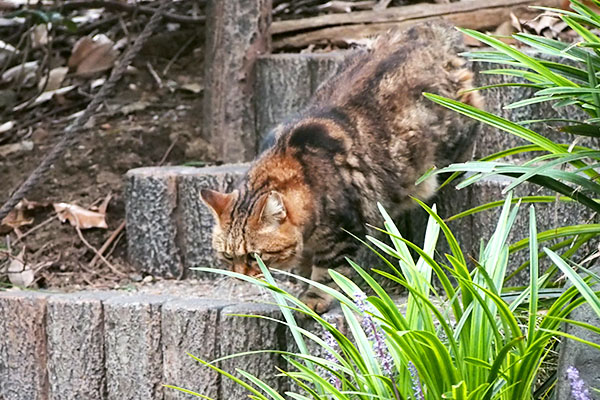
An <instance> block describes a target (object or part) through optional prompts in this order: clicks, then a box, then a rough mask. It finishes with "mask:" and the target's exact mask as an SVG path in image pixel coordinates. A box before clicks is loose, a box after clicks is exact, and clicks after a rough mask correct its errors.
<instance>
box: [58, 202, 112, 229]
mask: <svg viewBox="0 0 600 400" xmlns="http://www.w3.org/2000/svg"><path fill="white" fill-rule="evenodd" d="M52 206H53V207H54V211H56V214H57V216H58V219H59V220H60V221H61V222H65V221H69V223H70V224H71V225H72V226H76V227H78V228H79V229H90V228H103V229H107V228H108V225H107V224H106V212H104V213H103V212H99V211H91V210H88V209H85V208H83V207H80V206H78V205H75V204H69V203H54V204H52Z"/></svg>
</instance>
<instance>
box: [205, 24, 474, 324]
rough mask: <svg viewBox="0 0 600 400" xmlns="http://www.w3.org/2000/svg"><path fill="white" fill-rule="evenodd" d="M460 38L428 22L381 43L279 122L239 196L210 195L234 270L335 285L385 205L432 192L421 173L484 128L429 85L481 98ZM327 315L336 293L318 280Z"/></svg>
mask: <svg viewBox="0 0 600 400" xmlns="http://www.w3.org/2000/svg"><path fill="white" fill-rule="evenodd" d="M460 50H461V41H460V34H459V33H458V32H456V31H455V30H454V29H453V28H451V27H448V26H441V25H430V26H427V25H420V26H416V27H413V28H411V29H409V30H407V31H404V32H395V33H390V34H387V35H385V36H383V37H380V38H378V39H376V40H375V41H374V43H373V45H372V47H371V48H370V49H369V50H366V51H363V52H360V53H359V54H357V55H356V56H354V57H353V58H352V59H351V60H350V61H349V62H348V63H347V65H346V66H345V67H344V68H343V71H341V72H340V73H338V74H335V76H334V78H332V79H330V80H329V81H328V82H326V83H325V84H324V85H322V87H320V88H319V89H318V90H317V92H316V93H315V95H314V98H313V100H312V101H311V103H310V105H309V106H308V107H307V108H306V110H305V111H304V112H302V113H300V115H299V116H298V117H296V118H295V119H293V120H292V121H289V122H287V123H285V124H282V125H281V126H279V127H277V128H276V129H275V131H274V132H275V142H274V144H273V145H272V146H271V147H270V148H269V149H267V150H266V151H265V152H264V153H263V154H262V155H261V156H259V158H258V159H257V160H255V161H254V163H253V164H252V166H251V168H250V170H249V172H248V175H247V177H246V179H245V180H244V182H243V183H242V184H241V185H240V187H239V188H238V189H237V190H235V191H234V192H233V193H229V194H223V193H218V192H214V191H209V190H206V191H203V193H202V197H203V199H204V201H205V202H206V203H207V204H208V205H209V206H211V207H212V209H213V210H214V211H215V216H216V218H217V222H218V223H217V224H216V227H215V231H214V236H213V243H214V247H215V249H216V250H217V251H219V252H220V253H221V254H223V255H225V257H226V258H227V259H228V261H229V262H230V263H231V265H232V269H233V270H234V271H238V272H241V273H245V274H250V275H256V274H258V273H259V271H258V268H257V267H256V264H255V261H254V260H253V254H258V255H260V256H261V258H262V259H263V260H264V261H265V263H266V264H267V265H268V266H272V267H275V268H282V269H291V268H298V269H299V271H300V272H301V273H303V274H304V275H306V276H310V278H311V279H313V280H316V281H319V282H323V283H326V284H329V283H330V282H331V278H330V277H329V274H328V273H327V269H329V268H336V269H338V270H339V269H342V270H347V263H346V261H345V259H344V257H350V258H353V259H356V258H358V259H359V260H360V252H361V251H363V250H364V246H362V245H361V244H360V243H359V242H358V241H356V240H355V239H353V238H351V237H350V236H349V235H348V233H346V232H344V230H346V231H349V232H352V233H354V234H355V235H357V236H359V237H362V236H364V235H365V234H366V226H365V225H366V224H367V223H373V224H376V223H378V222H379V220H380V217H379V216H378V211H377V202H380V203H382V204H383V206H384V207H385V208H386V209H387V210H389V211H390V212H393V213H394V214H395V215H396V216H397V215H399V214H400V213H401V212H403V211H405V210H406V209H407V208H409V207H410V206H411V205H412V201H411V199H410V196H414V197H417V198H420V199H424V200H425V199H428V198H429V197H431V196H432V195H433V194H434V191H435V189H436V186H437V183H436V182H435V180H434V179H430V180H428V181H426V182H424V183H422V184H420V185H418V186H416V185H415V181H416V180H417V178H419V177H420V176H421V175H422V174H423V173H424V172H425V171H427V170H428V169H429V168H430V167H432V166H436V167H441V166H445V165H447V164H448V163H450V162H453V161H456V160H457V159H458V158H460V157H462V156H464V153H466V152H467V151H468V149H469V148H470V142H471V137H472V134H473V132H472V131H473V129H474V126H475V124H474V123H473V122H472V121H470V120H468V119H466V118H462V117H460V116H459V115H457V114H456V113H454V112H451V111H448V110H446V109H444V108H442V107H440V106H437V105H435V104H433V103H432V102H430V101H429V100H427V99H425V98H424V97H423V96H422V93H423V92H432V93H437V94H440V95H442V96H445V97H449V98H453V99H458V100H460V101H463V102H466V103H469V104H473V105H476V106H478V105H479V104H478V103H479V102H480V100H479V97H478V95H477V94H476V93H474V92H469V93H461V91H464V90H466V89H470V88H471V87H472V76H473V75H472V73H471V71H470V70H469V69H468V68H467V66H466V64H465V61H464V60H463V59H461V58H459V57H458V56H457V53H458V52H459V51H460ZM304 300H305V301H306V302H307V303H308V304H309V306H311V307H312V308H313V309H315V310H316V311H318V312H323V311H325V310H327V309H328V308H329V306H330V302H331V299H330V298H328V297H326V296H324V295H323V294H321V293H319V292H317V291H316V290H313V289H311V288H309V289H308V290H307V292H306V293H305V294H304Z"/></svg>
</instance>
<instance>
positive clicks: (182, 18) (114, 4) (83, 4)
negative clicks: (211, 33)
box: [56, 0, 206, 24]
mask: <svg viewBox="0 0 600 400" xmlns="http://www.w3.org/2000/svg"><path fill="white" fill-rule="evenodd" d="M78 8H106V9H109V10H116V11H125V12H128V13H133V12H138V13H140V14H154V12H155V11H156V9H154V8H152V7H147V6H139V5H137V4H134V3H125V2H123V1H119V0H72V1H69V2H65V3H64V4H62V5H61V6H59V7H56V9H62V10H63V11H71V10H75V9H78ZM164 18H165V20H167V21H171V22H178V23H180V24H199V23H203V22H204V21H205V20H206V17H205V16H203V15H201V16H199V17H189V16H187V15H179V14H173V13H168V12H166V13H164Z"/></svg>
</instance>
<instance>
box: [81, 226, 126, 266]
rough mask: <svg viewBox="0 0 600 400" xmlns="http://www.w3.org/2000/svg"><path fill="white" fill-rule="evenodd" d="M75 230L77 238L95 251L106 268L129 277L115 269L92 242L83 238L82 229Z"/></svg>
mask: <svg viewBox="0 0 600 400" xmlns="http://www.w3.org/2000/svg"><path fill="white" fill-rule="evenodd" d="M75 230H76V231H77V236H79V239H80V240H81V242H82V243H83V244H84V245H85V247H87V248H88V249H90V250H91V251H93V252H94V253H96V255H97V256H98V257H99V258H100V259H101V260H102V262H103V263H104V264H106V266H107V267H108V269H110V270H111V271H112V272H114V273H115V274H117V275H119V276H127V274H126V273H124V272H121V271H119V270H118V269H117V268H115V266H114V265H112V264H111V263H110V262H109V261H108V260H107V259H106V258H104V256H103V255H102V254H100V252H99V251H98V250H96V248H95V247H94V246H92V245H91V244H90V242H88V241H87V240H86V239H85V238H84V237H83V233H81V229H79V227H78V226H75Z"/></svg>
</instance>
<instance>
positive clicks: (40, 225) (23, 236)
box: [13, 215, 56, 244]
mask: <svg viewBox="0 0 600 400" xmlns="http://www.w3.org/2000/svg"><path fill="white" fill-rule="evenodd" d="M54 219H56V216H54V215H53V216H51V217H49V218H48V219H46V220H45V221H43V222H41V223H39V224H37V225H36V226H34V227H33V228H31V229H30V230H28V231H27V232H25V233H23V234H22V235H21V236H19V237H18V238H17V240H15V242H14V243H13V244H17V243H19V242H21V241H23V239H25V238H26V237H27V236H29V235H30V234H32V233H33V232H35V231H37V230H38V229H40V228H43V227H44V226H46V225H48V224H49V223H50V222H52V221H53V220H54Z"/></svg>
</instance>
